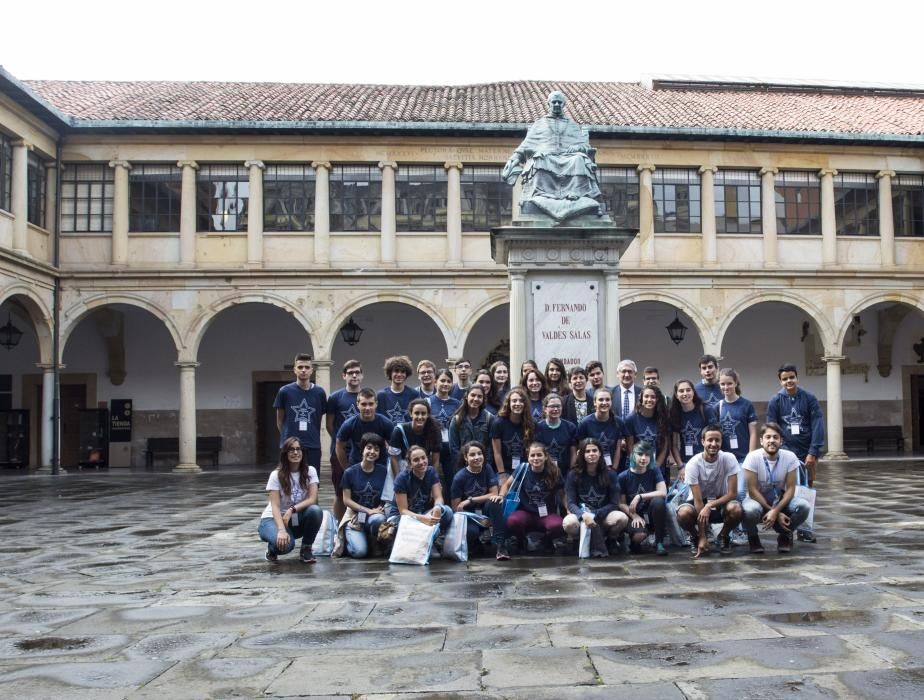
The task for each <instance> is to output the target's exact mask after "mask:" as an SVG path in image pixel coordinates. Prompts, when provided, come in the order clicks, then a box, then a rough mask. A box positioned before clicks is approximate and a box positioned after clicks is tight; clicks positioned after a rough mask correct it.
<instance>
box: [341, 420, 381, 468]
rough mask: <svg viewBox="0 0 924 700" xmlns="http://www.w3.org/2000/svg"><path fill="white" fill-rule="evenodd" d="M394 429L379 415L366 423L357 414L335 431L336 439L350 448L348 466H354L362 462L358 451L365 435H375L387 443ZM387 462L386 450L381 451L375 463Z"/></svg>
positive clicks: (360, 453)
mask: <svg viewBox="0 0 924 700" xmlns="http://www.w3.org/2000/svg"><path fill="white" fill-rule="evenodd" d="M394 429H395V426H394V425H393V424H392V422H391V421H390V420H388V419H387V418H386V417H385V416H383V415H381V414H380V413H376V414H375V418H373V419H372V420H371V421H369V422H368V423H367V422H365V421H364V420H362V419H360V417H359V414H357V415H355V416H353V417H352V418H350V419H349V420H347V421H346V422H345V423H344V424H343V425H341V426H340V430H338V431H337V439H338V440H339V441H340V442H345V443H347V444H348V445H349V446H350V451H349V454H348V455H347V456H348V458H349V462H350V464H356V463H357V462H361V461H362V457H363V455H362V452H361V451H360V449H359V442H360V440H362V439H363V435H364V434H365V433H375V434H376V435H380V436H381V437H382V438H383V439H384V440H385V441H386V442H388V441H389V440H390V439H391V433H392V431H393V430H394ZM387 460H388V450H381V454H379V458H378V459H377V460H376V461H375V463H376V464H385V463H386V461H387Z"/></svg>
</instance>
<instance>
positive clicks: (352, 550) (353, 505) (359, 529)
mask: <svg viewBox="0 0 924 700" xmlns="http://www.w3.org/2000/svg"><path fill="white" fill-rule="evenodd" d="M359 446H360V451H361V452H362V455H363V461H362V462H360V463H359V464H354V465H353V466H352V467H350V468H349V469H347V470H346V472H344V474H343V479H342V480H341V482H340V485H341V488H342V489H343V502H344V504H345V505H346V506H347V507H348V508H350V509H351V510H353V511H354V512H355V513H356V516H355V519H354V522H355V524H356V527H354V526H353V525H352V524H348V525H347V526H346V530H345V532H346V550H347V554H349V555H350V556H351V557H356V558H357V559H362V558H363V557H365V556H366V554H368V552H369V550H370V549H371V547H370V546H369V545H370V544H372V543H374V542H375V540H376V536H377V535H378V532H379V526H380V525H381V524H382V523H384V522H385V507H384V506H383V504H382V491H383V489H384V488H385V481H386V478H387V476H388V467H386V466H385V465H383V464H376V462H377V461H378V459H379V455H381V454H382V453H383V452H384V451H385V440H384V439H383V438H382V436H381V435H376V434H375V433H366V434H365V435H363V437H362V439H361V440H360V443H359Z"/></svg>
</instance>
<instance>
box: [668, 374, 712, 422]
mask: <svg viewBox="0 0 924 700" xmlns="http://www.w3.org/2000/svg"><path fill="white" fill-rule="evenodd" d="M681 384H689V385H690V388H691V389H692V390H693V410H694V411H699V417H700V418H701V419H702V420H703V422H704V423H705V422H706V410H705V408H704V406H705V405H706V404H704V403H703V400H702V399H701V398H700V396H699V394H697V393H696V385H695V384H694V383H693V382H692V381H690V380H689V379H678V380H677V381H676V382H674V398H673V400H672V401H671V412H670V422H671V428H672V429H673V430H675V431H677V430H680V419H681V418H682V417H683V406H681V405H680V399H678V398H677V388H678V387H679V386H680V385H681Z"/></svg>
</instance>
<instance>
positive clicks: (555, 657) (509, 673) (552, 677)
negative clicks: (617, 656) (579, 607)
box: [482, 649, 598, 688]
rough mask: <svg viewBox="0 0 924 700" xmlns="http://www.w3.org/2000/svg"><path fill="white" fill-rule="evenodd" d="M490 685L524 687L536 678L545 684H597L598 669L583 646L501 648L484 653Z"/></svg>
mask: <svg viewBox="0 0 924 700" xmlns="http://www.w3.org/2000/svg"><path fill="white" fill-rule="evenodd" d="M483 657H484V668H485V671H487V673H485V675H484V678H483V679H482V682H483V683H484V685H485V687H486V688H512V687H516V686H522V685H523V681H524V679H526V678H534V679H536V681H538V682H537V683H535V684H534V685H540V686H541V687H546V688H547V687H550V686H569V687H570V686H575V685H589V686H593V685H597V682H598V681H597V672H596V671H595V670H594V667H593V665H592V664H591V663H590V659H588V658H587V653H586V652H585V651H584V650H583V649H498V650H490V651H485V652H484V655H483Z"/></svg>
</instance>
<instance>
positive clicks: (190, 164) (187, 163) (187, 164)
mask: <svg viewBox="0 0 924 700" xmlns="http://www.w3.org/2000/svg"><path fill="white" fill-rule="evenodd" d="M176 167H178V168H192V169H193V170H198V169H199V164H198V163H197V162H196V161H194V160H178V161H177V162H176Z"/></svg>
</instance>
